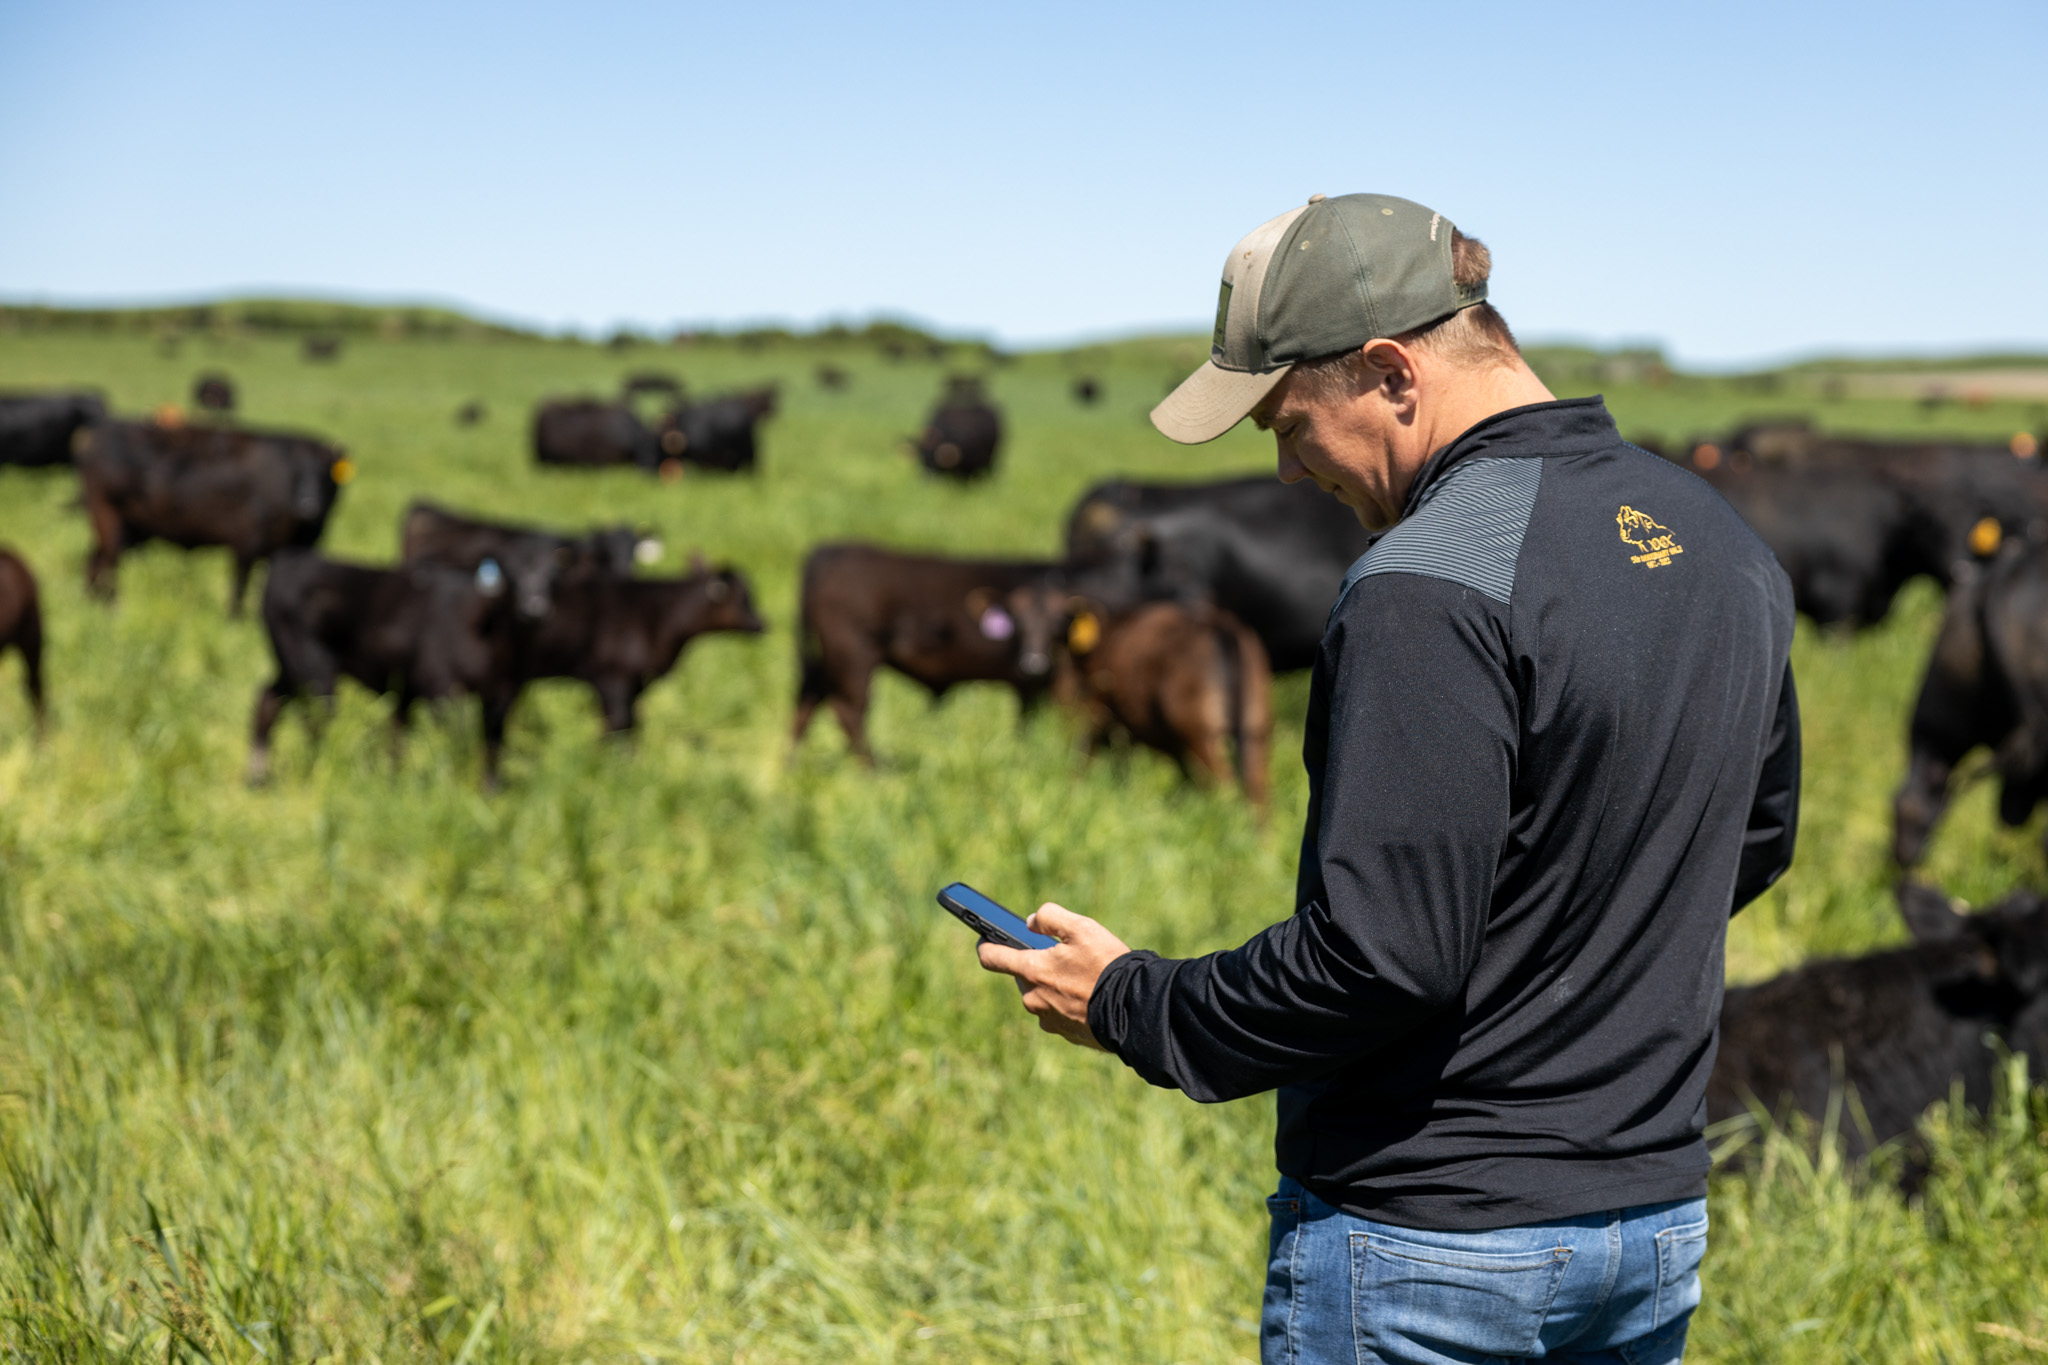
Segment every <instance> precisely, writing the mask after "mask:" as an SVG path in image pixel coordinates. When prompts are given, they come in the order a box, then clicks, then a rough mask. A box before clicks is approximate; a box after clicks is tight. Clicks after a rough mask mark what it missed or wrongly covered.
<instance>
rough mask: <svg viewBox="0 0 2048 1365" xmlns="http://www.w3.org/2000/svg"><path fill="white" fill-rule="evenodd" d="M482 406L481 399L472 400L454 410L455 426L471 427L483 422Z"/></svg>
mask: <svg viewBox="0 0 2048 1365" xmlns="http://www.w3.org/2000/svg"><path fill="white" fill-rule="evenodd" d="M484 415H485V412H484V405H483V402H482V400H481V399H476V398H472V399H470V400H469V401H468V402H467V403H464V404H463V405H462V406H461V407H459V408H457V409H456V410H455V425H456V426H458V427H473V426H476V425H477V424H478V423H480V422H482V421H483V420H484Z"/></svg>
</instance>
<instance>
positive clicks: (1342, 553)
mask: <svg viewBox="0 0 2048 1365" xmlns="http://www.w3.org/2000/svg"><path fill="white" fill-rule="evenodd" d="M1066 535H1067V556H1068V561H1069V564H1070V565H1073V566H1076V567H1080V568H1085V569H1087V570H1088V571H1089V572H1090V574H1091V575H1092V576H1093V577H1094V578H1096V579H1097V580H1098V582H1099V583H1102V584H1114V585H1115V586H1114V587H1113V588H1108V589H1107V591H1109V593H1110V595H1111V596H1113V597H1120V598H1123V599H1141V598H1150V599H1155V600H1164V599H1173V598H1182V599H1190V600H1192V599H1198V598H1207V599H1209V600H1212V601H1214V602H1215V603H1216V605H1218V606H1220V607H1222V608H1223V609H1224V610H1225V611H1228V612H1229V613H1230V614H1231V615H1233V616H1235V617H1236V618H1237V619H1238V620H1239V621H1242V622H1243V623H1244V624H1245V625H1247V626H1249V627H1250V628H1251V629H1252V631H1253V632H1254V633H1256V634H1257V635H1258V637H1259V641H1260V643H1262V644H1263V645H1265V647H1266V653H1267V655H1268V657H1269V658H1270V659H1271V661H1272V666H1273V667H1274V668H1275V669H1277V670H1280V671H1283V672H1284V671H1286V670H1288V669H1295V668H1307V667H1309V666H1310V665H1311V664H1313V663H1314V662H1315V658H1316V650H1317V648H1318V647H1319V646H1320V645H1321V643H1322V638H1323V627H1324V626H1325V625H1326V624H1327V623H1328V620H1329V615H1330V607H1331V606H1332V605H1333V604H1334V603H1335V602H1336V600H1337V589H1338V588H1339V587H1340V586H1342V584H1343V581H1344V571H1345V570H1346V569H1348V568H1350V567H1351V564H1352V562H1353V561H1354V560H1356V559H1357V558H1358V557H1359V556H1360V555H1362V554H1364V553H1365V552H1366V550H1367V549H1369V548H1370V547H1371V545H1372V543H1373V541H1374V540H1375V539H1376V536H1375V534H1374V533H1373V532H1371V531H1368V530H1366V529H1365V528H1364V527H1362V526H1360V525H1359V523H1358V518H1357V517H1356V516H1355V515H1354V514H1353V513H1352V511H1351V509H1350V508H1348V507H1345V506H1344V505H1343V504H1341V503H1339V502H1338V501H1337V500H1336V499H1334V498H1332V497H1330V496H1328V495H1327V494H1325V493H1323V492H1322V491H1321V490H1320V489H1318V488H1316V487H1315V486H1314V485H1313V484H1310V483H1306V482H1303V483H1297V484H1283V483H1281V482H1280V481H1279V480H1278V479H1274V478H1260V477H1252V478H1242V479H1226V480H1222V481H1220V482H1214V483H1185V484H1155V483H1134V482H1130V481H1126V480H1115V481H1112V482H1109V483H1103V484H1097V485H1096V486H1095V487H1093V488H1091V489H1089V490H1088V491H1087V492H1086V493H1084V494H1083V495H1082V496H1081V500H1080V501H1079V502H1077V503H1075V504H1074V509H1073V511H1072V512H1070V513H1069V514H1068V516H1067V533H1066Z"/></svg>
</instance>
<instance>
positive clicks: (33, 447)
mask: <svg viewBox="0 0 2048 1365" xmlns="http://www.w3.org/2000/svg"><path fill="white" fill-rule="evenodd" d="M106 415H107V410H106V405H105V404H103V403H101V402H100V400H99V399H98V398H96V397H95V396H93V395H92V394H89V393H47V394H10V395H6V396H0V465H9V464H18V465H56V464H70V463H71V451H72V442H73V440H75V439H76V438H77V437H78V435H79V433H80V432H82V431H84V430H86V429H87V428H88V427H90V426H91V425H92V424H93V423H95V422H99V421H104V420H105V419H106Z"/></svg>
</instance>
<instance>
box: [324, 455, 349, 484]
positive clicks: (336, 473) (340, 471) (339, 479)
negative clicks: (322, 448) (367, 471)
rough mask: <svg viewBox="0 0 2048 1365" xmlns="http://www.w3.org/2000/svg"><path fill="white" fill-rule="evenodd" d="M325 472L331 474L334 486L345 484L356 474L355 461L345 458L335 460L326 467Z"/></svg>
mask: <svg viewBox="0 0 2048 1365" xmlns="http://www.w3.org/2000/svg"><path fill="white" fill-rule="evenodd" d="M327 472H328V473H329V474H330V475H332V476H333V478H334V482H335V484H336V486H340V485H343V484H346V483H348V482H349V481H350V480H352V479H354V478H355V476H356V462H355V461H354V460H350V459H346V458H344V459H339V460H336V461H335V462H334V463H333V464H331V465H329V466H328V467H327Z"/></svg>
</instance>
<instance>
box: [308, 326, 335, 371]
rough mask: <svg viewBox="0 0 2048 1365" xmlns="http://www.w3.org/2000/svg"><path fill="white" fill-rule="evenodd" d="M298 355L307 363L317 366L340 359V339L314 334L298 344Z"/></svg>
mask: <svg viewBox="0 0 2048 1365" xmlns="http://www.w3.org/2000/svg"><path fill="white" fill-rule="evenodd" d="M299 354H300V355H302V356H304V357H305V358H306V361H307V363H309V364H314V365H319V364H325V363H326V362H328V361H332V360H338V359H340V358H341V338H340V337H338V336H332V335H328V334H325V333H316V334H314V335H312V336H309V337H307V338H306V339H305V340H304V341H302V342H300V343H299Z"/></svg>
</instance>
